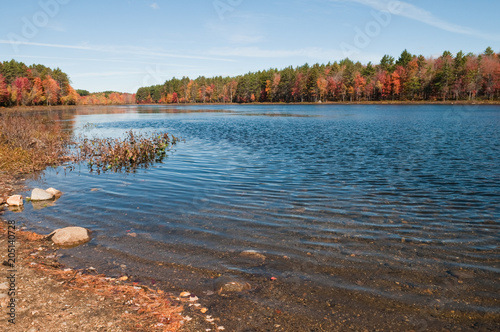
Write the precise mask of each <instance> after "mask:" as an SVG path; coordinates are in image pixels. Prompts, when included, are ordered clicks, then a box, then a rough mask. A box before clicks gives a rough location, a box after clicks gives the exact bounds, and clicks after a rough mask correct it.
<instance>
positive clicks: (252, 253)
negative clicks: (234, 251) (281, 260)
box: [240, 250, 266, 260]
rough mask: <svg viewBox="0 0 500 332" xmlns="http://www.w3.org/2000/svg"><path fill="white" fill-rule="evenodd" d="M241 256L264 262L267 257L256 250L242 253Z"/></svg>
mask: <svg viewBox="0 0 500 332" xmlns="http://www.w3.org/2000/svg"><path fill="white" fill-rule="evenodd" d="M240 256H243V257H250V258H256V259H262V260H265V259H266V256H264V255H263V254H261V253H260V252H258V251H255V250H245V251H242V252H241V253H240Z"/></svg>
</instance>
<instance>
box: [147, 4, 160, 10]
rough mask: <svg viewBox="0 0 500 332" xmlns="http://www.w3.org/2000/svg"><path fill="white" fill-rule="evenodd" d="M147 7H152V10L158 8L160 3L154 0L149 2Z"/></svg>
mask: <svg viewBox="0 0 500 332" xmlns="http://www.w3.org/2000/svg"><path fill="white" fill-rule="evenodd" d="M149 7H151V8H153V9H154V10H157V9H160V5H158V4H157V3H156V2H153V3H152V4H150V5H149Z"/></svg>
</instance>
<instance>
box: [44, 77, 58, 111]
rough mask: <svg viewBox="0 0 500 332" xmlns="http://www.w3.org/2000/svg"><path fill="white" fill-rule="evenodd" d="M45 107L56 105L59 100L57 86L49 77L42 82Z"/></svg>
mask: <svg viewBox="0 0 500 332" xmlns="http://www.w3.org/2000/svg"><path fill="white" fill-rule="evenodd" d="M42 86H43V90H44V92H45V98H46V101H47V105H49V106H50V105H56V104H57V102H58V100H59V92H60V88H59V84H58V83H57V82H56V80H54V79H53V78H52V77H51V76H50V75H47V77H46V78H45V79H44V80H43V81H42Z"/></svg>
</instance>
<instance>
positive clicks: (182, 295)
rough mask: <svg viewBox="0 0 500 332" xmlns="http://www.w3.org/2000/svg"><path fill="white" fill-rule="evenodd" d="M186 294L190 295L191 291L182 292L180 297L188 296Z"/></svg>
mask: <svg viewBox="0 0 500 332" xmlns="http://www.w3.org/2000/svg"><path fill="white" fill-rule="evenodd" d="M188 296H191V293H189V292H182V293H181V295H180V297H188Z"/></svg>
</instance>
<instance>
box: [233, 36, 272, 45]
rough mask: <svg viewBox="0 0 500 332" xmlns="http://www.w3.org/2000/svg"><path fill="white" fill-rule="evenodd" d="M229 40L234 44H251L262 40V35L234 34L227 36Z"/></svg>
mask: <svg viewBox="0 0 500 332" xmlns="http://www.w3.org/2000/svg"><path fill="white" fill-rule="evenodd" d="M228 39H229V41H230V42H232V43H235V44H253V43H258V42H261V41H262V40H264V37H262V36H257V35H242V34H234V35H231V36H229V38H228Z"/></svg>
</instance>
